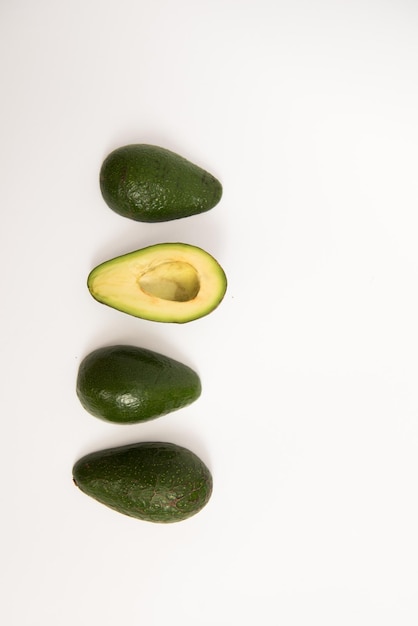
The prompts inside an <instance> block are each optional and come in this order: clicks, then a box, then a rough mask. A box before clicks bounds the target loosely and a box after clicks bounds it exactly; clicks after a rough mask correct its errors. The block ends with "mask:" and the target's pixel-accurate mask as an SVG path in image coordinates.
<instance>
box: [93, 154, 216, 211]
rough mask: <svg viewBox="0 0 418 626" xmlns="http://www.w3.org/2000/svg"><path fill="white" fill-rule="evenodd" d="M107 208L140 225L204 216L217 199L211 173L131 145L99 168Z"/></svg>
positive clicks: (180, 160)
mask: <svg viewBox="0 0 418 626" xmlns="http://www.w3.org/2000/svg"><path fill="white" fill-rule="evenodd" d="M100 189H101V192H102V196H103V198H104V200H105V202H106V203H107V205H108V206H109V207H110V208H111V209H112V210H113V211H115V212H116V213H118V214H119V215H122V216H123V217H127V218H130V219H132V220H135V221H139V222H165V221H169V220H175V219H180V218H182V217H189V216H192V215H196V214H199V213H203V212H205V211H208V210H209V209H211V208H213V207H214V206H215V205H216V204H218V202H219V201H220V199H221V196H222V186H221V183H220V182H219V181H218V180H217V179H216V178H215V177H214V176H212V174H210V173H209V172H206V171H205V170H204V169H202V168H200V167H198V166H197V165H195V164H193V163H191V162H190V161H188V160H187V159H185V158H184V157H182V156H180V155H179V154H176V153H175V152H172V151H171V150H167V149H165V148H162V147H160V146H154V145H149V144H129V145H126V146H121V147H119V148H117V149H116V150H113V151H112V152H111V153H110V154H109V155H108V156H107V157H106V158H105V160H104V162H103V164H102V167H101V170H100Z"/></svg>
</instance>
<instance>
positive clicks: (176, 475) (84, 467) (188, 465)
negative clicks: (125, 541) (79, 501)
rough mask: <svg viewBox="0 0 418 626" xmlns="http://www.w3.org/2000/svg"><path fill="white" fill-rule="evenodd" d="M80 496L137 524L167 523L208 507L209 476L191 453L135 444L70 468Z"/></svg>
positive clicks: (88, 457)
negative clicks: (138, 520) (135, 520)
mask: <svg viewBox="0 0 418 626" xmlns="http://www.w3.org/2000/svg"><path fill="white" fill-rule="evenodd" d="M73 480H74V483H75V484H76V486H77V487H79V488H80V489H81V491H83V492H84V493H85V494H87V495H88V496H90V497H92V498H94V499H95V500H97V501H99V502H101V503H102V504H104V505H106V506H108V507H110V508H111V509H113V510H115V511H117V512H119V513H122V514H124V515H128V516H130V517H134V518H138V519H140V520H144V521H149V522H156V523H171V522H179V521H182V520H185V519H187V518H189V517H191V516H192V515H195V514H196V513H198V512H199V511H200V510H201V509H202V508H203V507H204V506H205V505H206V504H207V503H208V501H209V499H210V497H211V494H212V488H213V481H212V475H211V473H210V470H209V469H208V468H207V466H206V465H205V464H204V463H203V461H202V460H201V459H200V458H199V457H198V456H197V455H196V454H195V453H193V452H192V451H191V450H188V449H187V448H183V447H181V446H178V445H176V444H173V443H168V442H140V443H134V444H129V445H125V446H120V447H117V448H109V449H107V450H100V451H96V452H93V453H90V454H87V455H86V456H84V457H83V458H81V459H79V460H78V461H77V462H76V463H75V465H74V467H73Z"/></svg>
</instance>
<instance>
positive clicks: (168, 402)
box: [76, 345, 201, 424]
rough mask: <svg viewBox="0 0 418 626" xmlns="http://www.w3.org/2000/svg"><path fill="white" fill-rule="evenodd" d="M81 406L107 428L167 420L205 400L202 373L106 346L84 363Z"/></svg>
mask: <svg viewBox="0 0 418 626" xmlns="http://www.w3.org/2000/svg"><path fill="white" fill-rule="evenodd" d="M76 391H77V396H78V398H79V400H80V402H81V404H82V406H83V407H84V408H85V409H86V411H88V412H89V413H91V414H92V415H94V416H95V417H98V418H101V419H103V420H105V421H108V422H115V423H118V424H135V423H138V422H145V421H147V420H151V419H155V418H157V417H160V416H161V415H166V414H167V413H170V412H171V411H175V410H177V409H180V408H182V407H185V406H187V405H189V404H191V403H192V402H194V401H195V400H196V399H197V398H198V397H199V396H200V394H201V382H200V378H199V376H198V375H197V373H196V372H195V371H194V370H192V369H191V368H190V367H188V366H187V365H184V364H183V363H180V362H179V361H176V360H174V359H171V358H170V357H168V356H165V355H163V354H159V353H158V352H153V351H152V350H147V349H145V348H139V347H136V346H130V345H115V346H105V347H102V348H98V349H96V350H94V351H93V352H90V354H88V355H87V356H86V357H85V358H84V359H83V361H82V362H81V364H80V366H79V369H78V375H77V383H76Z"/></svg>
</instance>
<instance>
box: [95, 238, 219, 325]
mask: <svg viewBox="0 0 418 626" xmlns="http://www.w3.org/2000/svg"><path fill="white" fill-rule="evenodd" d="M87 285H88V289H89V291H90V293H91V295H92V296H93V298H94V299H95V300H97V301H98V302H101V303H102V304H106V305H108V306H110V307H112V308H114V309H117V310H119V311H122V312H124V313H127V314H129V315H133V316H135V317H140V318H143V319H147V320H152V321H156V322H174V323H184V322H190V321H192V320H195V319H198V318H200V317H203V316H205V315H208V314H209V313H211V312H212V311H213V310H214V309H215V308H216V307H217V306H218V305H219V304H220V302H221V301H222V299H223V298H224V295H225V293H226V288H227V279H226V275H225V272H224V270H223V269H222V267H221V266H220V264H219V263H218V261H217V260H216V259H214V257H213V256H211V255H210V254H209V253H208V252H206V251H205V250H203V249H202V248H199V247H197V246H192V245H190V244H184V243H161V244H156V245H154V246H149V247H147V248H142V249H140V250H136V251H134V252H130V253H128V254H124V255H122V256H119V257H116V258H114V259H110V260H108V261H105V262H104V263H101V264H100V265H98V266H97V267H95V268H94V269H93V270H92V271H91V272H90V274H89V276H88V279H87Z"/></svg>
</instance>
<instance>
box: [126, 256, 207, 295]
mask: <svg viewBox="0 0 418 626" xmlns="http://www.w3.org/2000/svg"><path fill="white" fill-rule="evenodd" d="M138 285H139V287H140V289H141V290H142V291H143V292H144V293H146V294H147V295H149V296H153V297H155V298H160V299H161V300H170V301H171V302H188V301H189V300H193V298H195V297H196V296H197V294H198V293H199V289H200V281H199V276H198V273H197V271H196V269H195V268H194V267H193V266H192V265H190V263H185V262H184V261H165V262H163V263H160V264H158V265H155V266H153V267H151V268H149V269H148V270H147V271H145V272H144V273H143V274H142V275H141V276H140V277H139V278H138Z"/></svg>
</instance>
